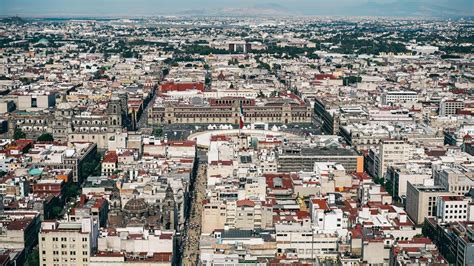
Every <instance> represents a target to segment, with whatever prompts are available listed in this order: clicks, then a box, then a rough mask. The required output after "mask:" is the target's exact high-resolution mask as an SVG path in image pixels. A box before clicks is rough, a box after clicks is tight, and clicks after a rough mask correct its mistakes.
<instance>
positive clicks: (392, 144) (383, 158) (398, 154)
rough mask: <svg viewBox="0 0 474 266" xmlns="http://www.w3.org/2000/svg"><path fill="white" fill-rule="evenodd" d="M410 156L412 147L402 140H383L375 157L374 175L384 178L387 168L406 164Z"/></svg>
mask: <svg viewBox="0 0 474 266" xmlns="http://www.w3.org/2000/svg"><path fill="white" fill-rule="evenodd" d="M412 154H413V150H412V146H411V145H410V144H408V143H406V142H405V141H403V140H383V141H382V142H381V143H380V144H379V150H378V154H377V156H376V157H375V162H374V164H375V167H374V168H375V175H376V176H377V177H379V178H384V177H385V173H386V172H387V168H388V167H389V166H391V165H394V164H397V163H406V162H408V160H409V159H410V157H411V155H412Z"/></svg>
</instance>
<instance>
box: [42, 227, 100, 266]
mask: <svg viewBox="0 0 474 266" xmlns="http://www.w3.org/2000/svg"><path fill="white" fill-rule="evenodd" d="M98 232H99V228H98V221H96V220H94V219H93V218H83V219H82V220H81V221H80V222H63V221H51V222H43V223H42V225H41V230H40V233H39V253H40V265H42V266H50V265H53V266H59V265H89V258H90V256H91V253H92V252H94V251H95V250H96V249H97V239H98V234H99V233H98Z"/></svg>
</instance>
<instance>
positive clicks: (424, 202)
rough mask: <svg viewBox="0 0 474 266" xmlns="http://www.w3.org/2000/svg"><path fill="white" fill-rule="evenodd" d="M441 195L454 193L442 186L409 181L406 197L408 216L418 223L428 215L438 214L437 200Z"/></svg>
mask: <svg viewBox="0 0 474 266" xmlns="http://www.w3.org/2000/svg"><path fill="white" fill-rule="evenodd" d="M426 183H427V182H426ZM441 196H452V194H451V193H449V192H448V191H446V190H445V189H444V187H441V186H434V185H432V184H412V183H410V181H408V184H407V199H406V211H407V214H408V216H410V218H411V219H412V220H413V222H414V223H416V224H421V223H423V221H424V219H425V218H426V217H430V216H436V202H437V199H438V197H441Z"/></svg>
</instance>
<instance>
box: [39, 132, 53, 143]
mask: <svg viewBox="0 0 474 266" xmlns="http://www.w3.org/2000/svg"><path fill="white" fill-rule="evenodd" d="M38 141H40V142H51V141H54V137H53V135H51V134H50V133H44V134H42V135H41V136H39V137H38Z"/></svg>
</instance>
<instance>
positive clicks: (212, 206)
mask: <svg viewBox="0 0 474 266" xmlns="http://www.w3.org/2000/svg"><path fill="white" fill-rule="evenodd" d="M272 217H273V214H272V208H271V207H269V206H266V205H264V204H262V202H260V201H252V200H249V199H244V200H237V201H227V202H224V201H222V200H213V201H209V202H207V203H205V205H204V211H203V215H202V233H203V234H210V233H212V232H214V230H218V229H220V230H223V229H225V228H228V229H239V230H253V229H257V228H262V229H263V228H269V227H271V226H272V224H273V219H272Z"/></svg>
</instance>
